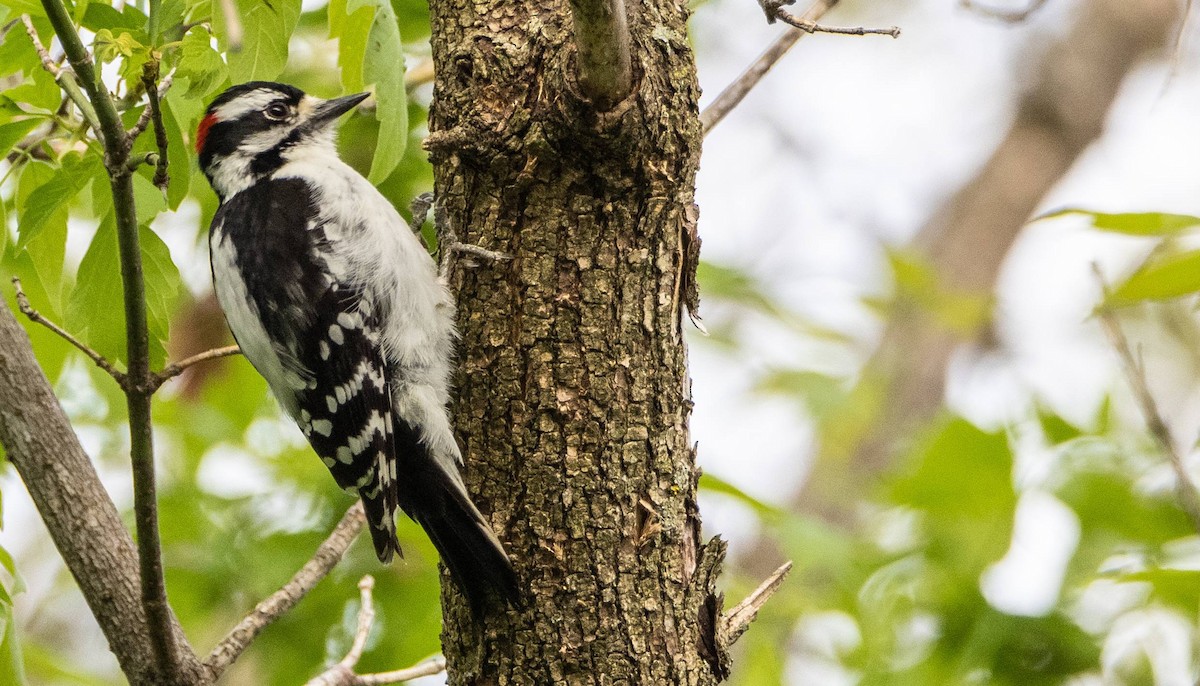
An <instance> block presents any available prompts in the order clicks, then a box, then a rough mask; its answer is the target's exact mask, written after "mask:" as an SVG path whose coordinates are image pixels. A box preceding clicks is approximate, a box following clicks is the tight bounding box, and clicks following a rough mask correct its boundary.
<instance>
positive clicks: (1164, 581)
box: [1118, 569, 1200, 615]
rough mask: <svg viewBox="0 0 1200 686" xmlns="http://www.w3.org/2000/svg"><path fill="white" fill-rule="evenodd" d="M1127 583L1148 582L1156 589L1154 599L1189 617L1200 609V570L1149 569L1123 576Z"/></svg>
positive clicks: (1122, 579)
mask: <svg viewBox="0 0 1200 686" xmlns="http://www.w3.org/2000/svg"><path fill="white" fill-rule="evenodd" d="M1118 579H1119V580H1120V581H1125V582H1146V583H1149V584H1150V586H1151V587H1152V588H1153V589H1154V597H1155V598H1156V599H1158V600H1160V601H1162V602H1164V603H1167V604H1168V605H1171V606H1172V607H1174V608H1176V609H1178V610H1180V611H1181V612H1183V613H1185V614H1187V615H1194V614H1195V613H1196V608H1197V607H1200V570H1195V569H1149V570H1146V571H1143V572H1134V573H1132V574H1122V575H1121V576H1120V577H1118Z"/></svg>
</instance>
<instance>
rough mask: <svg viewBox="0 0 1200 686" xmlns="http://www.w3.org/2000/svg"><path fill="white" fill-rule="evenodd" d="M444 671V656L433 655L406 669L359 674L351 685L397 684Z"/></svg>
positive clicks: (378, 685) (380, 685) (381, 685)
mask: <svg viewBox="0 0 1200 686" xmlns="http://www.w3.org/2000/svg"><path fill="white" fill-rule="evenodd" d="M444 671H446V658H444V657H435V658H433V659H432V660H427V661H425V662H422V663H421V664H419V665H413V666H412V667H409V668H407V669H397V670H396V671H394V672H379V673H377V674H360V675H359V676H358V677H356V678H355V679H354V684H353V686H383V685H384V684H398V683H400V682H403V681H410V680H412V679H418V678H420V677H423V676H433V675H434V674H441V673H442V672H444Z"/></svg>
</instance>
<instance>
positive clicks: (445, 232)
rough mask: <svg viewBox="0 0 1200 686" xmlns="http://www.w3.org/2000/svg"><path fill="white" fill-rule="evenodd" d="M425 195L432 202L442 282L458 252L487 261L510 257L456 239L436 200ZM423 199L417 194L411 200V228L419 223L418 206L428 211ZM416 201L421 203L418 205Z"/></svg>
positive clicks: (422, 218) (509, 258)
mask: <svg viewBox="0 0 1200 686" xmlns="http://www.w3.org/2000/svg"><path fill="white" fill-rule="evenodd" d="M426 195H428V196H429V201H430V202H431V203H432V204H433V229H434V232H435V233H436V234H437V242H438V258H439V264H438V278H440V279H441V280H442V281H443V282H448V279H449V278H450V271H451V270H452V269H453V268H454V265H455V263H456V262H457V259H456V258H457V257H458V255H460V254H466V255H474V256H475V257H478V258H480V259H483V260H485V261H487V262H507V261H508V260H511V259H512V255H509V254H508V253H504V252H500V251H498V250H488V249H487V248H484V247H480V246H478V245H473V244H471V243H463V242H462V241H460V240H458V234H457V233H455V232H454V228H453V227H451V226H450V222H448V221H447V220H446V218H445V215H444V214H443V212H442V210H441V208H440V207H438V205H437V201H436V200H435V199H434V198H433V197H432V194H426ZM424 201H425V195H421V196H417V198H416V199H415V200H413V222H414V224H413V225H410V227H411V228H414V229H419V228H420V224H415V222H416V221H417V215H416V211H417V209H418V208H419V209H421V210H422V211H424V212H425V213H426V214H427V213H428V211H429V208H428V207H425V206H424ZM418 203H421V204H420V205H419V204H418ZM425 216H426V215H425V214H423V215H422V216H421V223H422V224H423V223H425Z"/></svg>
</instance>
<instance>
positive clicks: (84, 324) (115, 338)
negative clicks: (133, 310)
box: [67, 196, 180, 367]
mask: <svg viewBox="0 0 1200 686" xmlns="http://www.w3.org/2000/svg"><path fill="white" fill-rule="evenodd" d="M160 197H161V196H160ZM138 235H139V237H140V241H141V247H142V271H143V275H144V278H145V288H146V317H147V325H148V328H149V330H150V363H151V366H153V367H160V366H162V364H163V361H164V358H165V357H166V353H165V349H164V347H163V342H164V341H165V340H166V338H167V333H168V325H169V321H170V315H171V313H172V312H173V311H174V306H175V302H176V299H177V297H178V294H179V286H180V279H179V271H178V269H176V267H175V264H174V262H172V261H171V255H170V251H169V250H167V246H166V245H165V244H164V243H163V242H162V240H161V239H160V238H159V237H158V235H157V234H155V233H154V232H153V231H151V230H150V229H149V228H146V227H142V228H141V229H140V230H139V232H138ZM122 293H123V288H122V282H121V266H120V261H119V258H118V246H117V233H116V225H115V221H114V219H113V215H112V214H111V213H110V214H108V215H106V216H105V217H104V219H103V220H102V221H101V222H100V228H99V230H98V231H96V235H95V237H93V238H92V244H91V246H89V247H88V251H87V253H86V254H85V255H84V256H83V261H82V262H80V264H79V272H78V275H77V277H76V281H75V289H74V290H73V291H72V292H71V296H70V299H69V300H68V302H67V327H68V328H69V329H70V330H71V331H74V332H76V334H77V335H78V336H80V337H81V338H82V339H83V340H84V342H86V343H87V344H88V345H89V346H91V347H92V349H94V350H95V351H96V352H98V353H100V354H101V355H103V356H105V357H107V358H108V359H109V360H112V361H122V362H124V361H126V360H127V359H128V358H127V355H126V348H125V304H124V300H123V296H122Z"/></svg>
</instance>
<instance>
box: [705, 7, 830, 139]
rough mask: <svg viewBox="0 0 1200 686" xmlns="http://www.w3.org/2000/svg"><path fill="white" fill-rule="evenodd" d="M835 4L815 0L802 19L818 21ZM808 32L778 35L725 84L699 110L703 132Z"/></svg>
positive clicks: (722, 116)
mask: <svg viewBox="0 0 1200 686" xmlns="http://www.w3.org/2000/svg"><path fill="white" fill-rule="evenodd" d="M835 4H837V0H816V2H814V3H813V4H812V5H810V6H809V8H808V10H807V11H805V12H804V14H803V15H802V16H801V19H803V20H804V21H809V22H814V23H815V22H816V21H818V20H819V19H820V18H821V17H823V16H825V13H826V12H828V11H829V10H830V8H832V7H833V6H834V5H835ZM807 35H808V34H807V33H806V32H804V31H801V30H800V29H797V28H794V27H793V28H789V29H788V30H787V31H784V32H783V35H781V36H779V38H776V39H775V42H774V43H772V44H771V46H770V47H769V48H767V49H766V50H765V51H763V53H762V54H761V55H759V56H758V59H756V60H755V61H754V64H752V65H750V67H749V68H748V69H746V71H744V72H742V75H741V76H739V77H737V79H736V80H735V81H734V82H733V83H731V84H729V85H728V86H726V87H725V90H723V91H721V94H720V95H718V96H717V99H716V100H713V101H712V103H711V104H710V105H709V106H708V107H705V108H704V111H703V112H701V113H700V125H701V127H702V128H703V131H704V134H705V135H708V132H709V131H712V129H713V127H715V126H716V125H717V124H719V123H721V120H722V119H724V118H725V115H727V114H729V113H730V112H732V111H733V108H735V107H737V106H738V105H739V104H740V103H741V102H742V100H743V99H745V97H746V95H747V94H748V93H749V92H750V91H751V90H752V89H753V88H754V87H755V86H757V85H758V82H759V81H762V79H763V77H764V76H766V75H767V72H769V71H771V68H772V67H774V66H775V65H776V64H777V63H778V62H779V60H781V59H783V56H784V55H786V54H787V52H788V50H791V49H792V46H793V45H795V44H796V42H797V41H799V40H800V39H801V38H803V37H804V36H807Z"/></svg>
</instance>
